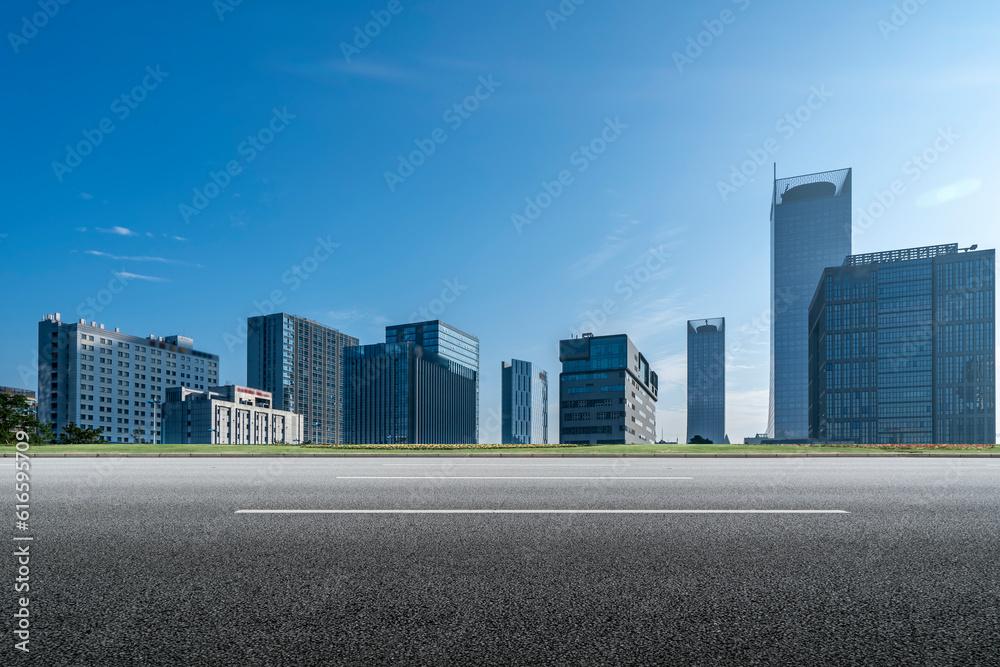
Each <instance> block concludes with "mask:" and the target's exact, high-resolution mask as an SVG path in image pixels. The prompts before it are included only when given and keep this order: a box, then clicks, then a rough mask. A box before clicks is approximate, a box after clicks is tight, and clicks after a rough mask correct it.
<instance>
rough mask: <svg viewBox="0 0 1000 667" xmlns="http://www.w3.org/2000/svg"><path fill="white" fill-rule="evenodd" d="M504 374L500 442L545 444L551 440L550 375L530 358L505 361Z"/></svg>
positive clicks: (502, 380)
mask: <svg viewBox="0 0 1000 667" xmlns="http://www.w3.org/2000/svg"><path fill="white" fill-rule="evenodd" d="M500 375H501V391H502V393H501V399H500V407H501V442H502V444H505V445H544V444H548V442H549V376H548V373H546V372H545V371H543V370H540V369H539V370H536V369H535V367H534V366H533V365H532V363H531V362H530V361H520V360H518V359H513V360H511V362H510V363H507V362H503V365H502V366H501V369H500Z"/></svg>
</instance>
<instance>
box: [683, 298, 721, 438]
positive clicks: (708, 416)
mask: <svg viewBox="0 0 1000 667" xmlns="http://www.w3.org/2000/svg"><path fill="white" fill-rule="evenodd" d="M687 332H688V345H687V385H688V386H687V441H688V442H690V441H691V438H693V437H694V436H696V435H700V436H701V437H703V438H707V439H709V440H711V441H712V442H714V443H715V444H722V443H723V442H725V439H726V318H724V317H720V318H717V319H711V320H690V321H689V322H688V327H687Z"/></svg>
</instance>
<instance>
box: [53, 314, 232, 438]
mask: <svg viewBox="0 0 1000 667" xmlns="http://www.w3.org/2000/svg"><path fill="white" fill-rule="evenodd" d="M218 383H219V357H218V355H215V354H209V353H207V352H201V351H199V350H195V349H194V340H192V339H191V338H188V337H186V336H167V337H157V336H153V335H150V336H148V337H146V338H140V337H138V336H130V335H128V334H123V333H121V332H120V331H119V330H118V329H117V328H115V329H114V330H113V331H111V330H108V329H105V328H104V325H103V324H98V323H97V322H91V323H89V324H87V322H86V321H85V320H79V321H78V322H76V323H72V324H70V323H68V322H63V321H62V320H61V318H60V316H59V313H55V314H53V315H46V316H45V318H44V319H43V320H42V321H41V322H39V323H38V419H39V420H40V421H41V422H43V423H49V422H51V423H53V424H55V427H54V430H55V432H56V434H57V435H59V434H61V433H62V431H63V429H64V428H65V426H66V425H67V424H69V423H71V422H72V423H74V424H77V425H78V426H86V427H88V428H97V429H100V430H101V431H103V432H104V439H105V440H106V441H108V442H135V441H137V440H144V441H147V442H149V441H152V442H163V440H162V437H161V436H162V433H161V430H162V429H161V425H160V415H161V407H162V403H163V401H164V399H165V396H166V390H167V389H169V388H171V387H187V388H189V389H201V390H204V389H207V388H208V387H210V386H212V385H217V384H218ZM140 431H141V433H140Z"/></svg>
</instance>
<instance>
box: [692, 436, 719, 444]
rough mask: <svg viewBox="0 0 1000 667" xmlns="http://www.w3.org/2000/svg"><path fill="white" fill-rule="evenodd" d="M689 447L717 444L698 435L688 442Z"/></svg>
mask: <svg viewBox="0 0 1000 667" xmlns="http://www.w3.org/2000/svg"><path fill="white" fill-rule="evenodd" d="M688 444H689V445H712V444H715V443H713V442H712V441H711V440H709V439H708V438H703V437H701V436H700V435H696V436H694V437H693V438H691V439H690V440H688Z"/></svg>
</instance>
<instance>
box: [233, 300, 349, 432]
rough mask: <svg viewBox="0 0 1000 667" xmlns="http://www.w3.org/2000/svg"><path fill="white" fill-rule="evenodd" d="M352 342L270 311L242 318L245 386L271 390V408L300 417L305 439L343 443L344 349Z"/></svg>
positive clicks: (332, 331)
mask: <svg viewBox="0 0 1000 667" xmlns="http://www.w3.org/2000/svg"><path fill="white" fill-rule="evenodd" d="M358 342H359V341H358V339H357V338H354V337H353V336H348V335H347V334H344V333H341V332H340V331H337V330H336V329H333V328H331V327H328V326H325V325H322V324H320V323H319V322H314V321H312V320H307V319H305V318H304V317H296V316H295V315H289V314H288V313H273V314H271V315H260V316H257V317H250V318H248V319H247V385H249V386H250V387H252V388H254V389H262V390H263V391H269V392H271V395H272V396H273V400H274V407H275V408H276V409H279V410H288V411H289V412H294V413H296V414H298V415H302V422H303V424H304V427H303V431H304V433H305V436H304V437H305V438H306V439H307V440H309V441H310V442H313V443H316V444H331V445H334V444H337V445H339V444H342V443H343V442H344V419H345V414H344V350H345V348H347V347H349V346H353V345H357V344H358Z"/></svg>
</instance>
